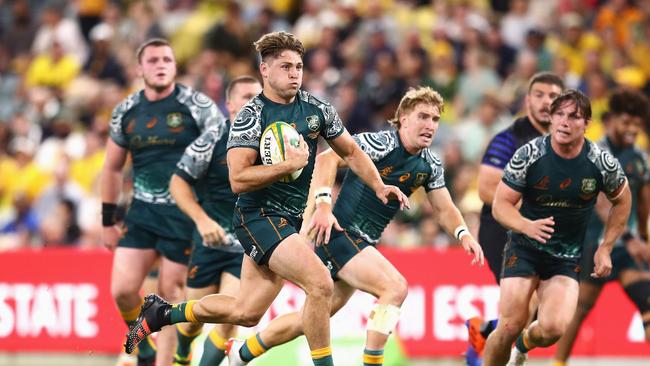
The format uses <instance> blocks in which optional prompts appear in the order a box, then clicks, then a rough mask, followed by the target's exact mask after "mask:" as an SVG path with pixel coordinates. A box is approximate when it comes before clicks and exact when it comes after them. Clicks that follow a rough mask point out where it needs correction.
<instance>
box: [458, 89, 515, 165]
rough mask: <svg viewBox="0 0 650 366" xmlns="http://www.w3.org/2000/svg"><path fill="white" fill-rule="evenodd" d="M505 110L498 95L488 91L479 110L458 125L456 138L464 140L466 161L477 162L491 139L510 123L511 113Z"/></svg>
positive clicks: (463, 153)
mask: <svg viewBox="0 0 650 366" xmlns="http://www.w3.org/2000/svg"><path fill="white" fill-rule="evenodd" d="M505 110H506V108H505V106H504V104H503V102H502V101H501V100H499V98H498V97H497V96H496V95H494V94H491V93H486V94H484V95H483V98H482V99H481V104H479V106H478V108H477V110H476V111H475V112H474V113H472V115H470V116H469V117H468V118H465V119H464V120H462V121H460V122H459V123H458V124H457V125H456V136H457V137H456V139H457V140H458V141H462V143H461V145H460V149H461V152H462V157H463V160H464V161H471V162H477V161H478V160H479V159H480V158H481V156H482V154H483V150H485V147H486V146H487V143H488V142H489V141H490V139H491V138H492V137H493V136H494V135H495V134H496V133H497V132H499V131H501V130H503V129H504V128H506V127H507V126H508V125H509V121H510V114H508V113H506V114H504V113H503V112H504V111H505Z"/></svg>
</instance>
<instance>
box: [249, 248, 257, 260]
mask: <svg viewBox="0 0 650 366" xmlns="http://www.w3.org/2000/svg"><path fill="white" fill-rule="evenodd" d="M249 256H250V257H251V258H253V259H255V257H257V248H256V247H253V249H251V253H250V254H249Z"/></svg>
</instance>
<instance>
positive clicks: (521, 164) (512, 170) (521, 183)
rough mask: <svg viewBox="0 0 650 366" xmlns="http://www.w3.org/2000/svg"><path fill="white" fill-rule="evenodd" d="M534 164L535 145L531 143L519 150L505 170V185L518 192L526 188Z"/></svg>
mask: <svg viewBox="0 0 650 366" xmlns="http://www.w3.org/2000/svg"><path fill="white" fill-rule="evenodd" d="M532 162H533V143H532V142H529V143H527V144H525V145H523V146H522V147H520V148H519V149H517V150H516V151H515V153H514V155H513V156H512V158H511V159H510V161H508V164H507V165H506V167H505V169H504V170H503V178H501V180H502V181H503V183H505V184H507V185H508V187H510V188H512V189H514V190H515V191H517V192H522V191H523V190H524V188H525V187H526V174H527V173H528V168H530V166H531V164H532Z"/></svg>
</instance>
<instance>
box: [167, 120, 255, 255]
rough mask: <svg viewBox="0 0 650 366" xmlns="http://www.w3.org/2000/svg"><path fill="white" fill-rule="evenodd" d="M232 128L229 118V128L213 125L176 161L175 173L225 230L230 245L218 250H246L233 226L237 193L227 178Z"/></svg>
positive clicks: (227, 242) (221, 246) (227, 125)
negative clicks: (230, 131)
mask: <svg viewBox="0 0 650 366" xmlns="http://www.w3.org/2000/svg"><path fill="white" fill-rule="evenodd" d="M229 128H230V121H226V128H223V129H215V128H210V129H208V130H207V131H205V132H204V133H203V134H202V135H201V136H199V137H198V138H197V139H196V140H194V142H192V144H190V146H188V147H187V149H185V153H184V154H183V156H182V157H181V160H180V161H179V162H178V164H176V174H177V175H178V176H180V177H181V178H183V179H184V180H185V181H186V182H187V183H189V184H190V185H192V186H193V187H194V192H195V193H196V196H197V198H198V201H199V204H200V205H201V207H202V208H203V210H204V211H205V212H206V213H207V214H208V216H210V217H211V218H212V219H213V220H215V221H216V222H217V223H219V225H221V227H223V229H224V231H225V232H226V244H227V245H225V246H224V245H220V246H217V247H215V249H217V250H223V251H228V252H241V253H243V252H244V249H243V248H242V247H241V244H239V241H238V240H237V238H236V237H235V231H234V228H233V225H232V217H233V216H232V213H233V211H234V209H235V202H236V201H237V196H236V195H235V194H234V193H233V192H232V189H230V181H229V180H228V161H227V160H226V151H227V150H226V143H227V140H228V129H229Z"/></svg>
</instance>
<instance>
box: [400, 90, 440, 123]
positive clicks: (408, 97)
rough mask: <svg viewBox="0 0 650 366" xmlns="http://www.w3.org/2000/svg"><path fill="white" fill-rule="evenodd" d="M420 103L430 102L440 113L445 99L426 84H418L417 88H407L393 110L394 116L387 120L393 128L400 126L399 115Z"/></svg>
mask: <svg viewBox="0 0 650 366" xmlns="http://www.w3.org/2000/svg"><path fill="white" fill-rule="evenodd" d="M420 103H426V104H430V105H432V106H434V107H438V109H439V110H440V113H442V112H443V110H444V107H445V101H444V99H443V98H442V96H441V95H440V93H438V92H437V91H435V90H433V89H431V88H430V87H428V86H419V87H417V88H409V90H408V91H407V92H406V94H404V96H403V97H402V100H400V102H399V106H398V107H397V110H396V111H395V118H393V119H391V120H389V121H388V123H390V124H391V125H393V126H394V127H395V128H397V129H399V128H400V122H399V119H400V117H401V116H403V115H405V114H407V113H409V112H411V111H412V110H413V109H415V106H416V105H418V104H420Z"/></svg>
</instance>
